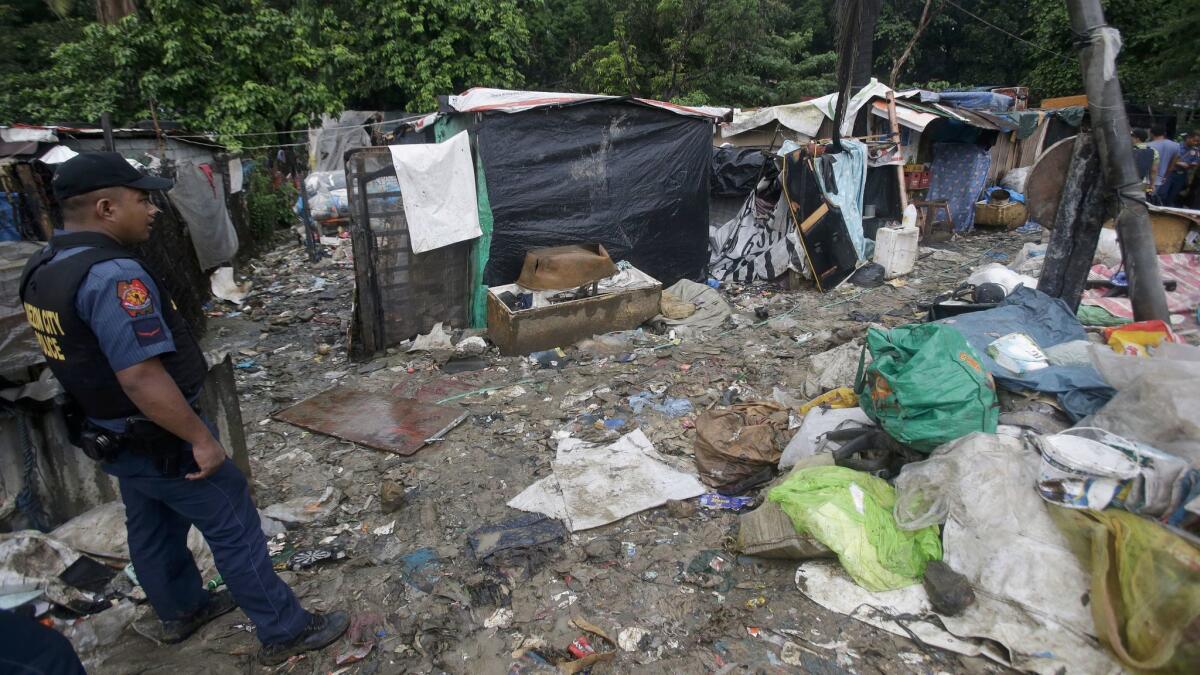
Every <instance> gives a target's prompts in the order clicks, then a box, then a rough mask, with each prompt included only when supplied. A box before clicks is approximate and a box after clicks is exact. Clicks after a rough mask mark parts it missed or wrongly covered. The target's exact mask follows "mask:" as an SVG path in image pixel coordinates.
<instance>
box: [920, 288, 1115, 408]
mask: <svg viewBox="0 0 1200 675" xmlns="http://www.w3.org/2000/svg"><path fill="white" fill-rule="evenodd" d="M939 323H944V324H947V325H949V326H952V327H953V328H955V329H956V330H958V332H960V333H962V334H963V337H965V338H966V339H967V342H969V343H971V346H972V347H974V348H975V350H976V351H977V352H978V353H979V356H980V358H981V359H982V365H983V367H984V368H986V369H987V370H988V372H990V373H991V374H992V377H993V378H994V379H995V380H996V385H997V386H999V387H1003V388H1005V389H1008V390H1010V391H1016V392H1022V391H1030V390H1032V391H1040V392H1044V393H1047V394H1054V395H1055V396H1056V397H1057V398H1058V402H1059V403H1060V404H1061V405H1062V406H1063V409H1064V410H1065V411H1066V413H1067V415H1069V416H1070V417H1071V419H1072V421H1076V422H1077V421H1079V420H1080V419H1082V418H1084V417H1086V416H1088V415H1090V414H1092V413H1094V412H1096V411H1097V410H1099V409H1100V408H1102V407H1103V406H1104V404H1106V403H1108V401H1109V399H1111V398H1112V397H1113V395H1115V394H1116V393H1117V390H1116V389H1113V388H1112V387H1110V386H1109V385H1108V383H1107V382H1106V381H1105V380H1104V378H1103V377H1101V376H1100V372H1099V371H1097V370H1096V369H1095V368H1093V367H1092V366H1090V365H1088V366H1054V365H1052V366H1049V367H1046V368H1041V369H1039V370H1034V371H1030V372H1027V373H1023V374H1020V375H1017V374H1014V373H1012V372H1011V371H1009V370H1007V369H1005V368H1003V367H1001V366H1000V365H998V364H997V363H996V362H995V361H994V360H992V357H990V356H988V354H987V346H988V345H989V344H991V343H992V342H994V341H995V340H996V339H997V338H1001V337H1003V336H1005V335H1008V334H1009V333H1024V334H1025V335H1028V336H1029V337H1030V338H1032V339H1033V341H1034V342H1036V343H1037V345H1038V346H1039V347H1041V348H1042V349H1045V348H1047V347H1053V346H1054V345H1057V344H1061V343H1063V342H1070V341H1072V340H1086V339H1087V332H1086V331H1085V330H1084V329H1083V325H1082V324H1080V323H1079V319H1077V318H1076V317H1075V315H1074V314H1073V313H1072V312H1071V310H1070V309H1068V308H1067V303H1065V302H1063V301H1062V300H1060V299H1058V298H1052V297H1050V296H1048V295H1046V294H1045V293H1042V292H1041V291H1039V290H1037V289H1033V288H1026V287H1024V286H1019V287H1018V288H1017V289H1016V290H1015V291H1013V292H1012V294H1010V295H1009V296H1008V297H1007V298H1005V299H1004V301H1003V302H1001V303H1000V305H999V306H997V307H995V308H993V309H988V310H984V311H982V312H969V313H967V314H960V315H958V316H954V317H950V318H948V319H942V320H941V321H940V322H939Z"/></svg>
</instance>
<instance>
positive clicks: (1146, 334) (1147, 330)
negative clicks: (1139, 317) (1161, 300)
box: [1104, 319, 1183, 356]
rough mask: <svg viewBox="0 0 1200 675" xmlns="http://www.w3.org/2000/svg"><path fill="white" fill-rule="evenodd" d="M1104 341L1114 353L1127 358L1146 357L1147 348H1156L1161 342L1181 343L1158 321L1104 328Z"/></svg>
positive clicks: (1167, 327)
mask: <svg viewBox="0 0 1200 675" xmlns="http://www.w3.org/2000/svg"><path fill="white" fill-rule="evenodd" d="M1104 340H1105V341H1106V342H1108V346H1109V347H1112V349H1113V351H1114V352H1117V353H1118V354H1126V355H1128V356H1146V354H1147V351H1146V349H1147V348H1148V347H1149V348H1153V347H1158V346H1159V345H1161V344H1162V343H1163V342H1176V343H1181V342H1183V341H1182V340H1180V339H1179V338H1178V337H1177V336H1176V335H1175V333H1174V331H1172V330H1171V327H1170V326H1168V325H1167V324H1166V322H1164V321H1161V320H1158V319H1154V320H1151V321H1139V322H1137V323H1127V324H1125V325H1124V326H1117V327H1115V328H1105V329H1104Z"/></svg>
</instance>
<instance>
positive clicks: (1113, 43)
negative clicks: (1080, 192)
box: [1047, 0, 1171, 321]
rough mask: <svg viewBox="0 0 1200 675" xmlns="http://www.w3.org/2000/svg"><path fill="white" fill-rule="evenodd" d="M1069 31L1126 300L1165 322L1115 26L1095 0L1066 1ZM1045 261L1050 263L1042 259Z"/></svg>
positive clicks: (1144, 315)
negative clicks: (1111, 214) (1079, 68)
mask: <svg viewBox="0 0 1200 675" xmlns="http://www.w3.org/2000/svg"><path fill="white" fill-rule="evenodd" d="M1067 13H1068V14H1069V15H1070V17H1071V30H1072V32H1073V33H1075V35H1077V36H1081V38H1082V39H1080V40H1079V41H1078V44H1079V45H1080V48H1079V54H1080V60H1081V62H1082V65H1083V81H1084V87H1085V89H1086V91H1087V100H1088V112H1089V114H1090V116H1091V123H1092V136H1093V137H1094V138H1095V141H1096V146H1097V148H1098V149H1099V155H1100V162H1101V165H1102V166H1103V167H1104V183H1105V184H1106V185H1107V190H1106V192H1107V193H1108V195H1109V199H1110V200H1111V201H1113V202H1114V204H1113V208H1112V209H1111V211H1112V212H1114V213H1116V224H1117V235H1118V237H1119V239H1120V243H1121V253H1122V259H1123V261H1124V263H1125V272H1126V274H1128V276H1129V299H1130V301H1131V302H1132V303H1133V317H1134V319H1136V320H1138V321H1145V320H1148V319H1161V320H1163V321H1169V320H1170V318H1171V315H1170V312H1168V311H1167V296H1166V293H1165V292H1164V291H1163V284H1162V272H1161V271H1160V270H1159V269H1158V251H1157V248H1156V247H1155V245H1154V232H1153V230H1151V228H1150V213H1149V212H1148V211H1147V210H1146V195H1145V193H1144V192H1143V191H1142V185H1141V181H1140V180H1139V179H1138V175H1137V168H1136V167H1135V166H1134V163H1133V139H1132V138H1131V137H1130V135H1129V118H1128V117H1126V115H1125V101H1124V97H1123V96H1122V94H1121V83H1120V81H1119V80H1118V79H1117V73H1116V58H1117V54H1116V50H1117V49H1118V47H1119V42H1118V41H1117V40H1115V39H1113V38H1115V37H1116V30H1115V29H1113V28H1111V27H1109V26H1108V24H1106V23H1105V22H1104V10H1103V9H1102V8H1101V7H1100V0H1067ZM1047 262H1049V261H1047Z"/></svg>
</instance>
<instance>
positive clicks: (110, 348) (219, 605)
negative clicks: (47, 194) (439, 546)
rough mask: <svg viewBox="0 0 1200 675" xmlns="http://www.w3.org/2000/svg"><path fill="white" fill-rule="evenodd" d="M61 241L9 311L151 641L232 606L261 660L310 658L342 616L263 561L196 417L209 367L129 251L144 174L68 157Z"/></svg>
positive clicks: (225, 467)
mask: <svg viewBox="0 0 1200 675" xmlns="http://www.w3.org/2000/svg"><path fill="white" fill-rule="evenodd" d="M51 185H52V187H53V191H54V196H55V198H56V199H57V200H58V203H59V205H60V207H61V209H62V217H63V223H64V226H65V228H66V233H65V234H59V235H57V236H55V237H54V238H53V239H51V240H50V244H49V245H48V246H47V247H46V248H45V249H44V250H43V251H42V252H40V253H38V254H37V255H35V256H33V257H32V258H31V259H30V260H29V262H28V263H27V264H26V266H25V271H24V274H23V275H22V278H21V301H22V302H23V303H24V308H25V314H26V318H27V319H28V320H29V323H30V325H31V326H32V327H33V330H34V333H35V335H36V336H37V340H38V343H39V345H40V346H41V348H42V351H43V353H44V354H45V356H46V363H47V364H48V365H49V366H50V369H51V370H52V371H53V372H54V376H55V377H56V378H58V381H59V382H60V383H61V384H62V386H63V388H64V389H66V391H67V393H68V394H70V395H71V397H72V398H73V399H74V400H75V402H77V404H78V405H79V407H80V408H82V412H83V414H84V415H85V416H86V421H85V423H84V424H83V432H82V434H81V437H80V441H81V443H80V444H81V446H82V447H83V449H84V452H85V453H87V454H88V456H89V457H92V458H93V459H97V460H99V461H101V462H102V467H103V469H104V471H105V472H107V473H109V474H110V475H112V476H115V477H116V478H117V481H118V483H119V485H120V488H121V498H122V500H124V502H125V509H126V520H125V524H126V529H127V530H128V533H129V553H130V557H131V558H132V559H133V566H134V569H135V570H136V572H137V576H138V580H139V582H140V583H141V585H142V587H143V588H144V589H145V590H146V596H147V597H148V598H149V600H150V604H151V605H152V606H153V607H154V611H155V612H156V613H157V614H158V618H159V620H160V622H161V626H160V627H158V630H157V631H156V632H159V633H160V634H159V635H157V636H156V637H158V638H159V639H160V640H161V641H163V642H168V643H175V642H180V641H182V640H184V639H186V638H187V637H188V636H189V635H191V634H192V633H194V632H195V631H196V630H197V629H198V628H200V627H201V626H203V625H204V624H205V623H207V622H209V621H211V620H212V619H214V618H216V617H218V616H220V615H222V614H225V613H226V612H229V611H231V610H233V609H234V607H235V606H236V607H241V609H242V610H243V611H244V612H245V613H246V615H247V616H248V617H250V619H251V620H252V621H253V622H254V624H255V627H256V628H257V631H256V633H257V635H258V638H259V640H260V641H261V642H262V649H261V650H260V652H259V660H260V661H261V662H262V663H264V664H267V665H274V664H278V663H283V662H284V661H286V660H287V659H288V658H289V657H291V656H293V655H295V654H299V653H301V652H305V651H309V650H314V649H321V648H322V647H325V646H326V645H328V644H330V643H332V642H333V641H334V640H336V639H337V638H338V637H340V636H341V635H342V633H344V632H345V631H346V628H347V627H348V626H349V623H350V621H349V616H348V615H347V614H346V612H343V611H335V612H330V613H327V614H317V613H309V612H307V611H305V610H304V609H303V608H302V607H300V603H299V602H298V601H297V600H296V596H295V595H294V594H293V593H292V590H291V589H290V588H288V586H287V584H285V583H284V582H283V580H282V579H280V578H279V576H278V575H277V574H275V571H274V570H273V569H272V566H271V559H270V557H269V556H268V554H267V542H266V538H265V536H264V535H263V532H262V527H261V524H260V522H259V518H258V511H257V509H256V508H255V506H254V501H253V500H252V499H251V498H250V490H249V486H248V485H247V483H246V479H245V478H244V477H243V476H242V474H241V472H240V471H239V470H238V469H237V467H235V466H234V465H233V463H232V462H231V461H230V460H229V458H228V457H227V456H226V454H225V450H224V448H222V447H221V444H220V443H219V442H218V441H217V439H216V438H215V437H214V435H213V431H212V427H211V425H209V424H208V423H207V422H206V421H205V420H203V419H202V418H201V417H200V416H199V414H198V413H197V408H196V404H195V401H196V399H197V397H198V396H199V394H200V389H201V386H202V385H203V382H204V377H205V373H206V372H207V366H206V364H205V360H204V356H203V354H202V353H201V351H200V347H199V346H198V345H197V343H196V340H195V338H194V337H193V336H192V334H191V331H190V330H189V329H188V326H187V324H186V323H185V321H184V320H183V317H182V316H181V315H180V314H179V311H178V310H177V308H176V306H175V303H174V302H172V301H171V298H170V296H169V295H168V294H167V291H166V289H165V288H164V287H163V285H162V284H161V283H159V281H158V279H156V278H155V277H154V275H152V274H150V273H149V272H148V271H147V269H146V268H145V267H143V265H142V263H141V262H140V261H139V259H138V257H137V255H136V254H134V253H133V251H131V250H130V249H128V248H126V247H127V246H131V245H134V244H137V243H139V242H143V241H146V239H147V238H149V236H150V228H151V224H152V221H153V220H154V217H155V215H157V213H158V209H156V208H155V207H154V205H153V204H151V202H150V197H149V194H148V191H150V190H166V189H168V188H170V187H171V185H172V183H171V181H168V180H165V179H162V178H156V177H153V176H146V175H143V174H141V173H140V172H139V171H137V170H136V169H134V168H133V167H131V166H130V165H129V164H128V163H127V162H126V161H125V160H124V159H123V158H122V157H121V156H120V155H119V154H117V153H113V152H96V153H85V154H80V155H78V156H76V157H73V158H72V159H70V160H68V161H66V162H64V163H63V164H62V165H60V166H59V168H58V171H57V172H56V173H55V175H54V179H53V181H52V183H51ZM192 525H195V526H196V528H197V529H199V530H200V532H201V533H202V534H203V535H204V538H205V539H206V540H207V541H208V545H209V547H210V548H211V549H212V552H213V558H214V559H215V561H216V564H217V568H218V570H219V571H220V572H221V576H222V577H224V579H225V584H226V586H227V587H228V590H227V591H222V592H219V593H215V594H209V593H208V592H207V591H205V590H204V587H203V582H202V580H201V578H200V572H199V571H198V570H197V569H196V563H195V561H194V560H193V559H192V555H191V553H190V552H189V551H188V548H187V533H188V530H189V529H190V528H191V526H192Z"/></svg>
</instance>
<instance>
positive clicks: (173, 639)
mask: <svg viewBox="0 0 1200 675" xmlns="http://www.w3.org/2000/svg"><path fill="white" fill-rule="evenodd" d="M235 609H237V603H236V602H234V600H233V594H232V593H230V592H229V590H228V589H226V590H221V591H217V592H216V593H213V594H212V595H211V596H210V597H209V599H208V604H207V605H205V606H203V607H201V608H200V609H198V610H196V613H195V614H192V615H191V616H190V617H188V618H186V619H177V620H174V621H163V622H161V625H160V626H159V631H161V632H159V631H155V632H158V635H155V636H154V638H155V639H156V640H158V641H159V642H162V643H164V644H168V645H173V644H175V643H177V642H183V641H184V640H186V639H188V637H190V636H191V634H192V633H195V632H196V631H197V630H199V629H200V627H201V626H203V625H204V624H206V623H208V622H209V621H212V620H213V619H215V618H217V617H218V616H221V615H222V614H228V613H229V612H232V611H233V610H235Z"/></svg>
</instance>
